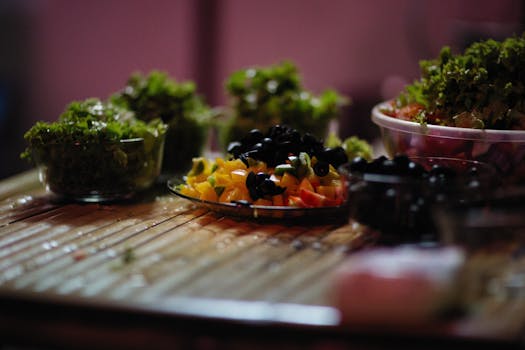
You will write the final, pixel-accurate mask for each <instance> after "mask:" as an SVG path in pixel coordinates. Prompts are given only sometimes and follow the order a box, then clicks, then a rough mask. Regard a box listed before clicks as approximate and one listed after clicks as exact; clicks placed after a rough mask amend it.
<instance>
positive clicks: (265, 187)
mask: <svg viewBox="0 0 525 350" xmlns="http://www.w3.org/2000/svg"><path fill="white" fill-rule="evenodd" d="M275 187H276V185H275V182H273V181H272V180H270V179H264V181H263V182H262V183H261V184H260V185H259V188H260V189H261V191H262V193H264V194H273V192H274V191H275Z"/></svg>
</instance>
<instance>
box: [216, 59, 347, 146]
mask: <svg viewBox="0 0 525 350" xmlns="http://www.w3.org/2000/svg"><path fill="white" fill-rule="evenodd" d="M226 91H227V93H228V95H229V97H230V99H231V108H232V111H233V118H232V119H231V121H230V124H229V125H228V128H227V129H226V133H225V135H223V138H224V140H223V141H225V144H227V142H228V141H231V140H238V139H240V138H241V137H242V136H243V135H245V134H247V133H248V132H249V131H250V130H251V129H254V128H257V129H260V130H266V129H268V128H269V127H271V126H272V125H276V124H286V125H289V126H291V127H293V128H296V129H297V130H299V131H301V132H310V133H312V134H314V135H315V136H317V137H324V136H326V131H327V127H328V123H329V121H330V120H332V119H334V118H336V117H337V116H338V115H339V114H340V112H341V108H342V106H344V105H346V104H347V103H348V102H349V99H348V98H346V97H344V96H342V95H340V94H339V93H338V92H337V91H335V90H330V89H329V90H326V91H324V92H323V93H321V94H320V95H319V96H316V95H314V94H313V93H311V92H309V91H307V90H305V89H304V88H303V87H302V85H301V79H300V76H299V73H298V70H297V68H296V66H295V65H294V64H293V63H292V62H289V61H285V62H282V63H280V64H276V65H271V66H268V67H253V68H247V69H242V70H238V71H236V72H234V73H232V74H231V75H230V77H229V78H228V79H227V82H226Z"/></svg>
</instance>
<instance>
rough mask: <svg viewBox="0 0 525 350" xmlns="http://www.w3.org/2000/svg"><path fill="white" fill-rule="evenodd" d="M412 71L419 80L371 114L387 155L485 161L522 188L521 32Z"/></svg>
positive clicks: (524, 106) (524, 43)
mask: <svg viewBox="0 0 525 350" xmlns="http://www.w3.org/2000/svg"><path fill="white" fill-rule="evenodd" d="M420 65H421V78H420V79H419V80H417V81H415V82H414V83H413V84H411V85H409V86H407V87H406V89H405V90H404V91H403V92H402V93H401V94H399V96H398V97H397V98H395V99H394V100H392V101H388V102H384V103H381V104H379V105H377V106H376V107H375V108H374V109H373V111H372V121H373V122H374V123H376V124H377V125H378V126H379V127H380V129H381V133H382V136H383V141H384V145H385V148H386V151H387V152H388V153H389V155H391V156H394V155H396V154H400V153H403V154H408V155H410V156H441V157H453V158H461V159H470V160H477V161H482V162H487V163H490V164H493V165H494V166H495V167H496V168H497V169H498V170H499V171H500V172H501V174H502V175H504V176H505V178H506V180H508V182H510V183H516V182H518V183H525V34H523V35H522V36H515V37H511V38H508V39H506V40H504V41H495V40H492V39H489V40H486V41H480V42H475V43H473V44H472V45H471V46H469V47H468V48H467V49H466V50H465V51H464V52H463V53H461V54H453V53H452V52H451V50H450V49H449V48H447V47H445V48H443V49H442V51H441V53H440V55H439V57H437V58H436V59H433V60H426V61H422V62H421V64H420Z"/></svg>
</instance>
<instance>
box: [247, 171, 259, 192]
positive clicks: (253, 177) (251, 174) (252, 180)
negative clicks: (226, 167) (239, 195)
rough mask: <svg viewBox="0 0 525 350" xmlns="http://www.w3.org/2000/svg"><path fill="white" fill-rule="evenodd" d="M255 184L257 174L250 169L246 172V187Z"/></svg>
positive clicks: (253, 186)
mask: <svg viewBox="0 0 525 350" xmlns="http://www.w3.org/2000/svg"><path fill="white" fill-rule="evenodd" d="M256 185H257V176H256V175H255V173H254V172H253V171H250V172H249V173H248V176H246V188H248V189H250V188H255V186H256Z"/></svg>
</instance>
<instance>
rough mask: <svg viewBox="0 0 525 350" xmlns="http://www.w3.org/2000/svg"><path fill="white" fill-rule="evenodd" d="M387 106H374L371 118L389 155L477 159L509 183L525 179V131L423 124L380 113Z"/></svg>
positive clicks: (524, 181) (520, 181)
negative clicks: (493, 169)
mask: <svg viewBox="0 0 525 350" xmlns="http://www.w3.org/2000/svg"><path fill="white" fill-rule="evenodd" d="M388 107H389V105H388V102H384V103H381V104H378V105H377V106H375V107H374V108H373V110H372V121H373V122H374V123H375V124H377V125H378V126H379V128H380V130H381V135H382V138H383V144H384V147H385V150H386V152H387V153H388V155H389V156H391V157H392V156H394V155H396V154H406V155H408V156H426V157H451V158H459V159H467V160H477V161H481V162H485V163H489V164H492V165H493V166H494V167H495V168H496V169H497V170H498V171H499V172H500V173H501V174H502V175H503V176H504V177H505V180H506V182H508V183H525V131H520V130H488V129H484V130H481V129H469V128H458V127H449V126H439V125H431V124H426V125H422V124H420V123H416V122H411V121H406V120H401V119H397V118H394V117H391V116H389V115H386V114H384V113H382V110H385V109H387V108H388Z"/></svg>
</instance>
